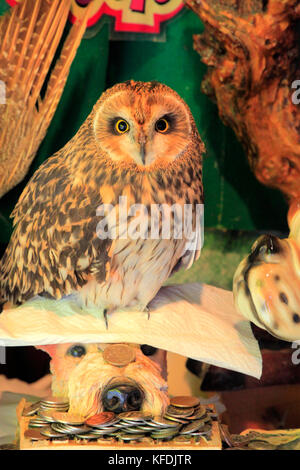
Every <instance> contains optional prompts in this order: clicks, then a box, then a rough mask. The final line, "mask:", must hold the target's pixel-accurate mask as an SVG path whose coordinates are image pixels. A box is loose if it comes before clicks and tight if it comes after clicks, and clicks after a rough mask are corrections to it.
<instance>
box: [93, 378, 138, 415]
mask: <svg viewBox="0 0 300 470" xmlns="http://www.w3.org/2000/svg"><path fill="white" fill-rule="evenodd" d="M143 400H144V394H143V392H142V391H141V389H140V388H139V387H138V386H137V385H135V384H134V383H120V385H115V386H112V385H111V386H108V387H107V389H106V390H105V391H104V393H103V395H102V403H103V409H104V410H105V411H113V412H114V413H122V412H124V411H139V410H140V409H141V406H142V403H143Z"/></svg>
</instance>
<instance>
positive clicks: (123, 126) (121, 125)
mask: <svg viewBox="0 0 300 470" xmlns="http://www.w3.org/2000/svg"><path fill="white" fill-rule="evenodd" d="M115 128H116V131H117V132H118V134H125V132H128V131H129V124H128V122H127V121H125V119H118V121H117V122H116V126H115Z"/></svg>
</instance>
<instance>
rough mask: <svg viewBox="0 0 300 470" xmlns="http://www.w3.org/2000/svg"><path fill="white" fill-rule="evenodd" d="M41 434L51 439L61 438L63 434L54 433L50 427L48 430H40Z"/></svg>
mask: <svg viewBox="0 0 300 470" xmlns="http://www.w3.org/2000/svg"><path fill="white" fill-rule="evenodd" d="M40 433H41V434H42V435H43V436H46V437H50V438H52V437H61V433H59V432H56V431H54V430H53V429H51V427H50V426H48V427H46V428H42V429H41V430H40Z"/></svg>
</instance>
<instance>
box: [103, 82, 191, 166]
mask: <svg viewBox="0 0 300 470" xmlns="http://www.w3.org/2000/svg"><path fill="white" fill-rule="evenodd" d="M94 130H95V134H96V138H97V141H98V143H99V146H100V147H101V150H104V151H105V153H106V154H107V155H108V157H109V158H111V159H112V160H114V161H118V162H120V161H125V162H128V163H130V162H132V161H134V162H135V163H136V164H137V165H138V166H141V167H148V166H150V165H152V164H154V163H158V164H159V163H162V164H170V163H172V161H173V160H174V159H176V158H177V157H178V156H179V155H180V154H181V153H182V152H183V151H184V150H185V148H186V146H187V145H188V142H189V136H190V133H191V123H190V117H189V114H188V112H187V110H186V108H185V106H184V104H183V103H182V102H181V101H179V100H178V99H176V96H172V95H162V96H160V94H157V95H155V94H152V95H150V94H146V93H145V96H140V95H139V96H136V95H135V94H133V93H130V92H127V91H122V92H119V93H116V94H115V95H113V96H111V97H110V98H109V99H107V100H106V101H104V102H103V104H102V106H100V107H99V109H98V110H97V114H96V117H95V124H94Z"/></svg>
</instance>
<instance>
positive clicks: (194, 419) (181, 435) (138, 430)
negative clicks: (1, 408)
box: [23, 397, 215, 443]
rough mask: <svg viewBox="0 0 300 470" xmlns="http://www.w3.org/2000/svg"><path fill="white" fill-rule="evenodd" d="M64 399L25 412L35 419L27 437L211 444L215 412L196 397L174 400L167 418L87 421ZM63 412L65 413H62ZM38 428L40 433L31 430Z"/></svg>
mask: <svg viewBox="0 0 300 470" xmlns="http://www.w3.org/2000/svg"><path fill="white" fill-rule="evenodd" d="M66 403H67V401H66V400H64V399H56V400H54V397H51V399H49V398H48V399H46V400H43V401H41V402H39V404H34V405H31V406H30V407H28V408H26V409H25V410H24V413H23V414H24V415H25V416H33V414H36V413H37V415H35V416H33V417H32V418H31V420H30V422H29V429H28V430H27V431H26V433H25V437H28V438H29V439H31V440H42V439H51V440H66V439H76V440H86V441H98V442H101V441H103V442H104V441H105V442H108V441H112V442H113V441H114V440H118V441H121V442H130V441H138V442H144V443H146V442H147V443H151V442H152V443H153V440H155V441H156V442H157V441H169V440H172V439H174V441H175V442H192V441H196V442H197V441H199V440H200V439H205V440H210V439H211V430H212V421H213V419H214V418H215V416H214V415H213V414H212V410H211V409H209V408H208V407H206V406H202V405H200V402H199V399H198V398H195V397H174V398H172V399H171V401H170V405H169V406H168V408H167V410H166V413H165V414H164V416H152V415H151V414H150V413H142V412H140V411H130V412H124V413H119V414H115V413H113V412H110V411H104V412H101V413H98V414H96V415H94V416H91V417H90V418H88V419H86V420H84V419H83V418H82V417H81V416H77V415H75V414H72V413H68V412H66V408H67V405H66ZM62 409H64V410H65V411H61V410H62ZM32 428H38V429H32Z"/></svg>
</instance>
